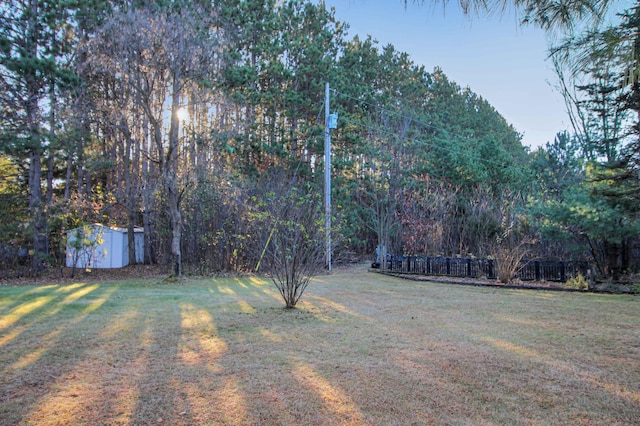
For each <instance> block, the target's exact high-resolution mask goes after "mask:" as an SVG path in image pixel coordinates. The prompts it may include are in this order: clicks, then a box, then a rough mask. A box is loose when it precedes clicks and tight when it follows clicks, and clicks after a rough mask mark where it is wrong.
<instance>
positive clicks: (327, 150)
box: [324, 83, 331, 271]
mask: <svg viewBox="0 0 640 426" xmlns="http://www.w3.org/2000/svg"><path fill="white" fill-rule="evenodd" d="M329 111H330V109H329V83H326V84H325V89H324V226H325V246H326V256H325V267H326V268H327V269H328V270H329V271H331V131H330V130H329V119H330V117H329V116H330V114H329Z"/></svg>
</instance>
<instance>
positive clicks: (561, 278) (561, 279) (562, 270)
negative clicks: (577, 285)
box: [560, 262, 567, 283]
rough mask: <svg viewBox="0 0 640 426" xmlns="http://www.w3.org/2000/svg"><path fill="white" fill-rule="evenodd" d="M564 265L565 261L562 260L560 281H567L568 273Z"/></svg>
mask: <svg viewBox="0 0 640 426" xmlns="http://www.w3.org/2000/svg"><path fill="white" fill-rule="evenodd" d="M564 265H565V263H564V262H560V281H562V282H563V283H564V282H567V274H566V272H565V268H564Z"/></svg>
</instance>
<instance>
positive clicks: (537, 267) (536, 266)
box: [533, 260, 540, 281]
mask: <svg viewBox="0 0 640 426" xmlns="http://www.w3.org/2000/svg"><path fill="white" fill-rule="evenodd" d="M533 265H534V269H535V274H536V281H540V261H539V260H536V261H535V262H533Z"/></svg>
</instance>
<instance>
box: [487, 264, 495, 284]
mask: <svg viewBox="0 0 640 426" xmlns="http://www.w3.org/2000/svg"><path fill="white" fill-rule="evenodd" d="M487 264H488V265H487V266H488V268H487V278H488V279H490V280H493V279H495V278H496V275H495V273H494V271H493V259H488V261H487Z"/></svg>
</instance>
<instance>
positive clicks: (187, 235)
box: [0, 0, 640, 278]
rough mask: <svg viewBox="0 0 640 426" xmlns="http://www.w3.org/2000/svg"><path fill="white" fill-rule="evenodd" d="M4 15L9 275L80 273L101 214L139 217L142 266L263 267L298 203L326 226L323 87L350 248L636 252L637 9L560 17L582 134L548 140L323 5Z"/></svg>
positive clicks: (125, 221) (617, 266)
mask: <svg viewBox="0 0 640 426" xmlns="http://www.w3.org/2000/svg"><path fill="white" fill-rule="evenodd" d="M400 3H401V2H400ZM516 3H518V4H520V3H523V2H516ZM524 3H527V2H524ZM542 3H544V2H542ZM594 3H597V4H599V3H608V2H594ZM399 7H401V5H399ZM0 10H2V14H1V17H0V85H1V86H0V116H1V117H2V121H1V122H0V143H1V145H0V176H1V180H0V228H1V229H0V253H1V255H0V262H1V265H2V266H1V270H0V274H1V275H0V276H5V277H6V276H12V275H25V274H33V273H39V272H40V271H42V270H44V269H45V268H47V267H52V266H58V265H61V264H64V247H65V231H66V230H68V229H72V228H76V227H78V226H81V225H83V224H86V223H92V222H100V223H103V224H106V225H117V226H121V227H128V228H129V229H130V230H132V229H133V227H143V228H144V230H145V256H144V259H145V263H150V264H160V265H167V266H168V267H170V268H171V270H173V271H174V272H175V273H177V274H182V273H183V272H189V273H211V272H216V271H228V270H230V271H246V270H255V268H256V266H257V265H258V263H259V261H260V256H261V248H263V247H264V245H265V244H266V241H265V238H269V232H264V229H261V226H263V224H264V223H267V222H268V223H271V222H270V221H268V220H266V218H267V217H277V216H278V215H279V214H281V212H282V206H281V204H282V203H288V205H290V206H291V208H292V209H294V210H295V209H296V208H298V209H304V210H303V211H304V212H307V213H308V215H309V217H311V218H313V219H314V220H315V221H316V222H317V226H318V227H319V228H320V229H321V228H322V226H323V219H322V205H321V203H322V197H321V194H322V191H323V164H324V154H323V152H324V151H323V141H324V87H325V83H326V82H329V83H330V85H331V87H332V91H331V106H332V108H331V109H332V112H333V111H335V112H337V113H338V114H339V122H338V128H337V129H336V130H332V135H331V136H332V149H333V156H332V166H333V168H332V173H333V191H332V199H333V222H332V223H333V227H334V229H333V230H332V232H333V236H334V259H336V260H337V261H346V260H348V259H351V258H353V257H354V256H361V255H370V256H373V253H374V250H375V247H376V246H378V245H381V246H384V247H388V250H389V251H395V252H398V253H400V252H403V253H405V254H424V255H430V256H433V255H443V256H456V255H461V256H475V257H495V258H499V257H500V256H504V255H505V253H507V254H509V253H510V254H513V253H516V254H522V255H523V256H525V257H527V258H552V259H559V258H562V259H575V260H589V261H590V262H591V263H592V264H593V265H594V266H595V268H596V270H597V272H598V273H599V274H600V275H602V276H613V277H614V278H617V277H618V275H619V274H620V273H631V272H634V271H636V270H637V269H638V267H639V265H640V263H639V260H640V254H639V253H638V252H637V250H636V246H637V242H638V235H639V230H640V229H639V227H638V212H639V207H640V204H639V201H640V200H639V197H640V188H639V186H638V183H639V176H640V171H639V169H638V151H639V149H638V112H639V111H640V96H639V94H640V90H639V86H638V81H637V58H639V57H640V54H639V53H640V47H639V43H638V41H639V39H640V36H639V35H638V34H639V31H638V30H639V28H640V18H639V9H638V2H635V3H634V4H633V6H632V7H631V8H629V9H628V10H620V11H619V12H620V14H619V15H618V19H617V20H616V21H614V24H608V26H605V25H601V26H600V27H593V28H594V29H593V30H590V31H589V32H587V31H581V32H572V31H571V28H570V27H563V28H564V29H565V30H564V31H565V32H564V33H563V34H564V37H563V38H559V39H558V41H557V45H556V46H553V47H552V48H551V53H552V60H553V63H554V65H555V67H556V71H557V75H558V86H559V90H560V92H561V93H562V94H563V96H564V97H565V100H566V102H567V108H568V110H569V112H570V114H571V118H572V121H573V122H572V125H573V126H572V129H571V131H560V130H562V129H558V130H559V133H558V135H557V137H556V138H555V140H553V141H548V142H547V143H546V145H545V146H543V147H541V148H539V149H536V150H533V151H532V150H530V149H529V148H527V147H524V146H523V145H522V143H521V137H520V135H519V134H518V132H517V130H516V129H514V128H513V126H511V125H510V124H509V123H507V122H506V121H505V119H504V118H503V117H502V116H501V115H500V114H499V113H498V112H497V111H496V110H495V109H494V108H493V107H492V106H491V105H490V104H489V103H488V102H487V101H486V100H485V99H483V98H482V97H480V96H478V95H477V94H475V93H474V92H473V91H472V90H471V89H470V88H465V87H461V86H459V85H458V84H457V83H455V82H453V81H451V80H449V79H448V78H447V76H446V75H445V74H444V73H443V71H442V70H440V69H437V68H436V69H434V70H431V71H427V70H425V69H424V68H423V67H421V66H420V65H418V64H415V63H414V62H413V61H412V60H411V58H410V57H409V56H408V54H406V53H404V52H400V51H397V50H396V49H395V48H394V47H393V46H391V45H387V46H380V45H378V43H377V42H376V41H374V39H372V38H367V39H360V38H358V37H354V38H349V37H348V33H347V28H348V26H347V25H346V24H345V23H343V22H337V21H336V20H335V18H334V14H333V12H332V11H330V10H326V9H325V7H324V4H323V3H322V2H320V3H319V4H317V3H311V2H305V1H302V0H291V1H285V2H281V1H275V0H226V1H218V0H214V1H189V2H185V1H179V0H177V1H172V0H167V1H104V0H92V1H74V0H31V1H20V0H6V1H3V2H2V5H0ZM540 10H542V9H540ZM540 10H538V9H531V10H530V12H531V11H533V12H536V11H537V12H539V11H540ZM528 16H529V20H530V21H533V22H537V23H538V24H541V23H542V24H541V25H543V26H544V23H545V21H544V20H543V19H541V18H540V17H539V15H536V14H531V13H530V14H529V15H528ZM524 17H525V18H526V17H527V15H526V14H525V16H524ZM534 18H536V19H538V20H537V21H536V19H534ZM523 84H526V81H523ZM522 101H523V102H526V101H527V100H526V99H523V100H522ZM310 206H317V208H316V207H310ZM292 217H298V218H299V217H300V215H299V214H297V215H293V216H292ZM281 219H282V220H284V219H285V218H281ZM287 220H288V219H287ZM129 234H130V235H131V238H133V232H130V233H129ZM318 235H322V233H319V234H318ZM133 246H134V245H133V244H130V245H129V247H133ZM130 258H131V259H133V258H135V256H132V255H130Z"/></svg>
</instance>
